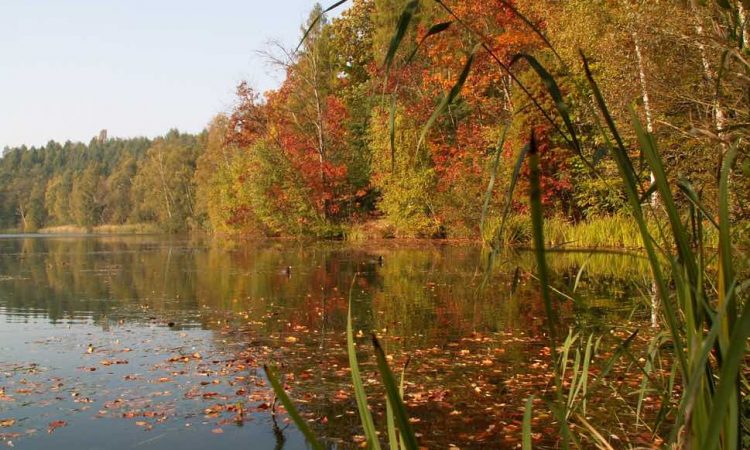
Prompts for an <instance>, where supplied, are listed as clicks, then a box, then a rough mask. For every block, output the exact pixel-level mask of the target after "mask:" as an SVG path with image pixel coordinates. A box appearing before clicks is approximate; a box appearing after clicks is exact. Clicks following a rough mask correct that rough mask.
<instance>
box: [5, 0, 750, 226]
mask: <svg viewBox="0 0 750 450" xmlns="http://www.w3.org/2000/svg"><path fill="white" fill-rule="evenodd" d="M417 3H418V2H409V1H407V0H353V1H351V2H348V3H347V5H348V6H347V7H346V8H345V9H343V11H342V12H341V13H340V14H339V15H338V16H335V17H333V18H330V19H329V18H327V16H326V15H325V14H323V12H324V11H323V7H321V6H320V5H317V6H316V7H315V8H314V9H313V10H312V11H311V12H310V16H309V17H310V18H309V20H308V21H307V23H304V24H301V33H300V37H301V38H302V35H303V34H304V39H301V40H300V45H299V47H298V48H285V47H284V46H283V45H281V44H269V46H268V48H266V49H264V50H263V51H262V52H261V53H262V55H261V56H262V57H263V58H264V59H265V61H266V62H267V63H268V64H270V65H273V66H275V67H277V68H279V69H280V70H282V71H283V73H284V74H285V78H284V80H283V82H282V84H281V86H280V87H279V88H278V89H276V90H272V91H269V92H258V91H257V90H256V89H254V88H253V86H251V85H249V84H248V83H245V82H243V83H241V84H240V85H239V86H237V89H236V102H235V105H234V107H233V108H232V109H231V110H230V111H228V112H227V113H226V114H222V115H218V116H216V117H215V118H214V119H213V120H212V121H211V122H210V123H209V124H207V126H206V129H205V130H204V131H203V132H202V133H200V134H199V135H190V134H183V133H180V132H179V131H176V130H171V131H169V132H168V133H167V134H165V135H164V136H163V137H159V138H156V139H153V140H151V139H146V138H130V139H97V138H95V139H92V140H91V142H89V144H88V145H86V144H82V143H71V142H66V143H64V144H60V143H57V142H49V143H48V144H47V145H45V146H43V147H31V148H26V147H19V148H6V149H5V150H4V152H3V157H2V159H1V160H0V229H5V230H17V231H26V232H28V231H35V230H38V229H42V228H49V227H55V226H62V225H76V226H78V227H84V228H86V229H91V228H92V227H95V226H98V225H104V224H106V225H122V224H154V225H156V226H158V227H159V228H160V229H161V230H163V231H166V232H184V231H198V230H203V231H208V232H212V233H217V234H221V235H225V234H226V235H231V234H237V235H243V236H315V237H323V238H341V237H349V238H353V239H356V238H363V237H432V238H434V237H441V238H442V237H448V238H469V239H477V238H482V239H485V240H491V239H492V238H493V237H494V236H495V233H496V230H497V228H498V224H499V219H498V217H499V215H500V212H501V211H502V210H503V208H504V205H505V204H506V203H507V202H506V198H507V197H508V193H509V192H513V194H512V195H511V199H512V202H511V203H510V211H511V213H512V214H511V220H510V221H509V223H513V219H514V218H519V219H518V220H516V221H517V222H523V219H520V218H522V217H524V216H525V215H526V213H527V210H528V205H527V203H526V201H525V198H526V188H525V184H526V183H527V181H526V179H527V178H528V177H527V176H525V175H526V174H527V173H528V170H529V169H528V167H527V165H526V164H520V165H517V163H516V162H517V161H518V160H519V154H520V153H521V152H522V150H523V147H524V145H525V144H526V142H527V141H528V139H529V132H530V130H533V131H534V134H535V136H536V139H537V141H538V148H539V153H540V159H541V188H542V203H543V205H544V211H545V214H546V215H547V216H548V218H549V219H550V221H552V222H553V223H554V222H555V221H556V222H557V223H560V224H562V225H561V226H573V227H585V226H590V225H591V224H596V223H603V224H608V225H606V226H607V227H609V226H610V225H611V224H612V223H619V222H618V220H617V219H618V218H619V217H621V216H622V215H623V214H624V210H625V209H627V199H626V195H625V192H624V191H623V189H622V188H621V187H620V185H621V182H620V181H619V174H618V172H617V166H616V164H615V161H614V159H613V158H612V157H611V155H610V153H611V145H612V143H611V142H608V141H607V140H606V139H604V138H602V137H600V135H599V133H598V131H597V130H599V129H601V128H602V127H604V126H605V125H604V123H603V121H602V119H601V118H600V117H598V115H597V114H596V111H595V108H594V100H593V97H592V92H591V90H590V88H589V87H588V86H587V85H586V82H585V81H586V79H585V74H584V72H583V69H582V65H581V63H580V61H581V56H580V55H585V56H586V58H587V61H588V64H589V67H590V69H591V72H592V73H593V76H594V77H595V78H596V80H597V82H598V85H599V86H600V87H601V89H602V91H603V93H604V96H605V97H606V98H607V102H608V106H609V109H610V112H611V114H612V118H613V120H614V122H615V123H617V124H621V123H625V124H627V123H630V121H631V120H632V117H633V115H635V117H637V118H639V120H641V121H642V122H643V123H644V125H645V126H646V127H647V129H648V131H649V132H650V133H651V134H652V135H653V136H654V138H655V140H656V141H657V142H659V150H660V152H661V155H662V158H663V159H664V160H665V164H666V166H667V169H668V176H669V177H670V180H672V181H674V182H675V183H676V182H678V181H679V182H680V183H684V184H689V185H690V186H692V187H693V188H694V190H695V192H696V193H697V195H698V196H699V197H700V200H701V202H702V204H705V205H706V209H707V210H708V211H707V212H708V213H709V214H715V213H716V211H717V210H718V208H719V206H720V205H719V202H718V198H719V197H718V189H719V172H720V167H721V161H722V152H726V150H727V146H728V145H729V144H728V143H729V142H735V141H737V140H738V139H739V140H740V141H741V140H742V138H743V137H744V135H745V134H746V133H747V123H748V119H749V118H748V109H747V106H748V101H749V99H750V89H748V72H750V69H749V68H748V65H747V61H746V59H745V56H746V53H745V46H746V45H747V43H748V39H750V37H749V36H747V35H746V33H745V30H746V26H745V25H746V24H745V22H746V10H745V5H744V2H729V3H727V2H716V3H713V2H710V3H708V4H706V5H702V4H693V3H692V2H681V1H676V0H675V1H668V2H605V1H589V0H585V1H584V0H566V1H555V2H551V1H544V2H538V1H532V0H517V1H514V2H510V1H505V0H493V1H487V2H445V3H443V2H439V1H438V2H421V3H419V6H418V7H417ZM724 3H726V5H724ZM449 11H450V13H449ZM404 14H409V18H410V19H411V20H409V21H408V24H407V26H405V27H402V28H397V25H398V24H399V23H401V22H402V21H403V17H404V16H403V15H404ZM396 30H398V34H400V36H399V38H400V41H399V44H400V45H398V46H397V47H393V45H392V44H393V39H394V31H396ZM250 51H252V49H248V52H250ZM553 77H554V79H556V80H557V84H555V85H554V86H553V87H554V89H551V88H550V83H549V80H550V79H552V78H553ZM560 105H563V106H564V107H565V109H560V108H558V106H560ZM561 111H568V114H562V113H561ZM426 125H427V126H426ZM563 129H564V130H566V132H567V130H574V131H573V133H578V135H577V136H576V135H575V134H573V135H572V138H573V139H571V137H570V133H568V135H567V136H566V133H561V132H560V131H561V130H563ZM627 130H628V129H627V128H626V131H623V135H622V139H623V141H624V145H626V146H627V147H628V148H629V149H630V151H631V153H632V154H631V157H632V158H633V160H634V161H635V164H636V166H637V167H634V169H635V172H636V173H637V175H638V177H639V180H638V182H639V183H640V187H641V189H642V190H643V192H651V193H650V194H649V195H645V194H644V198H643V201H644V202H649V201H652V202H658V201H659V199H658V195H657V194H654V193H653V189H651V190H649V185H650V184H651V178H650V173H649V170H648V166H647V164H646V163H645V160H644V156H643V155H642V154H639V150H638V148H639V147H638V145H637V144H638V143H637V136H636V134H635V132H633V131H630V134H629V133H628V131H627ZM749 173H750V158H748V151H747V147H746V146H739V149H738V158H737V164H736V165H735V166H734V168H733V172H732V176H731V177H730V180H731V184H732V186H731V189H730V193H731V195H730V200H731V205H730V212H731V216H732V220H733V221H735V222H738V223H742V222H744V221H746V220H747V219H748V218H749V217H750V205H748V203H747V202H746V201H744V200H743V199H747V198H748V194H750V182H749V181H748V180H750V177H748V174H749ZM516 181H517V183H516ZM516 184H518V186H515V185H516ZM681 201H684V200H681ZM485 219H486V220H485ZM528 226H529V227H530V225H528ZM603 226H604V225H603ZM524 227H527V224H525V223H521V224H519V225H518V226H517V228H518V229H519V230H518V231H517V234H518V236H510V237H507V236H506V237H505V238H506V239H510V240H514V239H515V240H524V239H526V240H528V239H530V231H528V230H525V229H524Z"/></svg>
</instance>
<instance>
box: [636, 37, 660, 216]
mask: <svg viewBox="0 0 750 450" xmlns="http://www.w3.org/2000/svg"><path fill="white" fill-rule="evenodd" d="M632 34H633V43H634V45H635V55H636V57H637V59H638V75H639V79H640V81H641V98H642V99H643V109H644V111H645V112H646V130H648V132H649V134H653V133H654V119H653V113H652V112H651V101H650V97H649V95H648V83H647V82H646V65H645V63H644V61H643V53H642V51H641V41H640V37H639V36H638V33H637V32H636V31H633V33H632ZM649 178H650V179H651V184H652V185H653V184H654V182H656V178H655V177H654V172H649ZM658 202H659V194H657V193H656V191H654V192H653V193H652V194H651V196H650V197H649V203H651V206H656V205H657V204H658Z"/></svg>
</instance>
